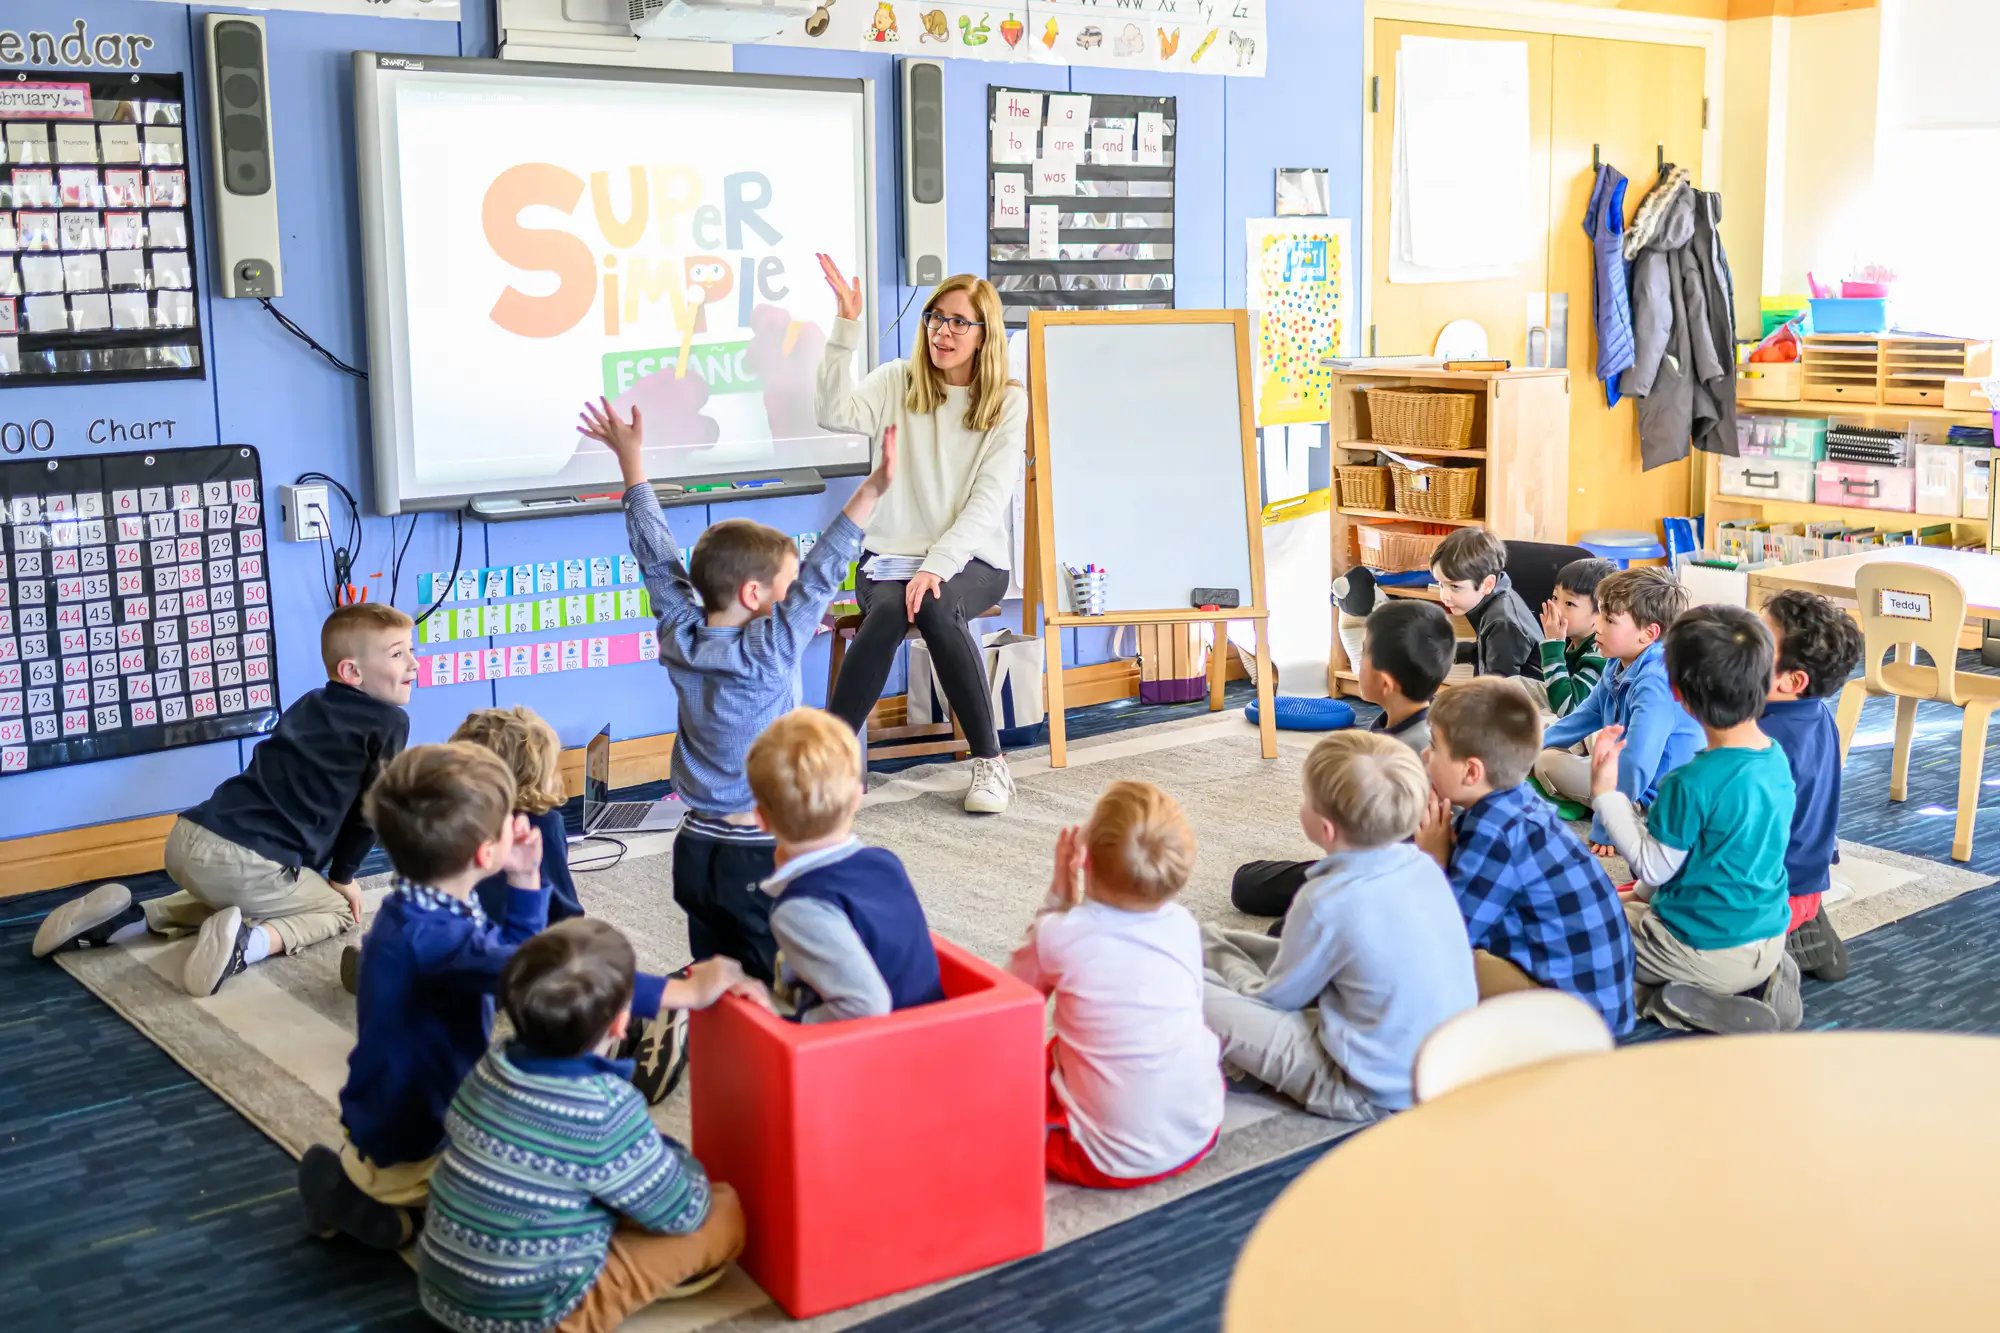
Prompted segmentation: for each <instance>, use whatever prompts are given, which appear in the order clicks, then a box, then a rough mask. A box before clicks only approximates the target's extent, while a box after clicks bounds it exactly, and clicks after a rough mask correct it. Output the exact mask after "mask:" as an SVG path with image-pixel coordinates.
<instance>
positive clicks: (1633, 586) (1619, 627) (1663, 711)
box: [1535, 569, 1702, 855]
mask: <svg viewBox="0 0 2000 1333" xmlns="http://www.w3.org/2000/svg"><path fill="white" fill-rule="evenodd" d="M1686 609H1687V589H1685V588H1683V587H1681V585H1680V583H1679V582H1678V581H1677V580H1676V579H1675V578H1674V576H1673V575H1672V574H1670V573H1668V572H1667V571H1666V570H1664V569H1627V570H1621V571H1620V572H1618V573H1616V574H1613V575H1611V576H1610V577H1608V578H1606V579H1605V580H1604V581H1603V582H1602V583H1600V584H1598V585H1597V643H1598V647H1599V648H1601V649H1602V650H1603V652H1604V657H1605V661H1606V663H1607V664H1608V665H1606V667H1605V669H1604V675H1603V676H1602V677H1601V678H1600V679H1599V680H1598V682H1597V686H1596V688H1595V689H1593V690H1591V692H1590V694H1589V696H1588V697H1586V698H1585V699H1584V701H1583V702H1582V703H1580V704H1578V705H1577V706H1576V708H1575V709H1574V710H1573V711H1572V712H1571V713H1570V714H1569V716H1567V717H1564V718H1560V719H1558V720H1557V721H1556V722H1554V723H1553V724H1551V725H1550V727H1549V729H1548V730H1547V731H1546V732H1545V733H1544V734H1543V736H1542V745H1543V746H1544V747H1545V748H1544V749H1543V750H1542V755H1541V758H1540V759H1538V760H1536V761H1535V777H1536V779H1537V780H1538V781H1539V782H1540V783H1541V785H1542V788H1543V790H1545V791H1550V792H1554V793H1555V794H1556V795H1557V796H1559V797H1562V798H1564V799H1566V800H1571V801H1583V802H1586V803H1588V802H1589V801H1590V792H1591V777H1590V773H1591V761H1590V760H1589V759H1587V758H1585V757H1584V756H1582V755H1578V754H1571V753H1569V749H1570V747H1571V746H1573V745H1576V744H1577V743H1578V742H1580V741H1582V740H1584V739H1585V738H1586V737H1590V736H1593V735H1595V734H1596V733H1597V732H1599V731H1600V730H1602V729H1604V728H1605V727H1609V726H1613V725H1615V726H1617V727H1618V728H1619V733H1620V735H1622V736H1623V737H1624V743H1623V744H1622V745H1621V746H1619V752H1620V754H1621V756H1622V757H1621V759H1620V760H1619V764H1618V790H1619V791H1622V792H1624V793H1625V795H1626V796H1628V797H1629V798H1631V802H1632V804H1633V805H1635V806H1643V805H1648V804H1650V803H1651V802H1652V800H1653V796H1654V793H1656V792H1657V791H1658V790H1659V785H1660V780H1661V779H1662V778H1664V777H1666V775H1667V774H1669V773H1671V772H1673V771H1674V770H1675V769H1677V768H1679V767H1680V766H1681V765H1682V764H1685V763H1686V762H1687V761H1688V760H1689V759H1691V758H1693V757H1694V752H1695V751H1696V750H1698V749H1700V748H1701V734H1702V733H1701V727H1700V725H1699V724H1698V723H1696V722H1695V720H1694V719H1693V718H1692V717H1689V716H1688V714H1687V710H1685V709H1683V708H1682V707H1681V706H1680V704H1678V703H1676V702H1675V701H1674V693H1673V689H1672V687H1671V686H1669V685H1668V683H1667V665H1666V653H1665V650H1664V649H1663V648H1662V647H1661V646H1660V636H1661V635H1663V634H1665V633H1666V632H1667V626H1669V625H1671V624H1673V623H1674V618H1675V617H1676V616H1678V615H1680V613H1681V612H1683V611H1685V610H1686ZM1590 836H1591V841H1592V844H1593V846H1592V850H1594V851H1597V852H1598V854H1599V855H1603V854H1604V852H1605V850H1606V849H1607V844H1608V842H1609V838H1608V837H1607V835H1606V833H1605V831H1604V822H1603V820H1601V819H1599V820H1596V821H1595V822H1593V823H1592V825H1591V833H1590Z"/></svg>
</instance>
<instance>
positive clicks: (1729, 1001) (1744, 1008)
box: [1654, 981, 1779, 1037]
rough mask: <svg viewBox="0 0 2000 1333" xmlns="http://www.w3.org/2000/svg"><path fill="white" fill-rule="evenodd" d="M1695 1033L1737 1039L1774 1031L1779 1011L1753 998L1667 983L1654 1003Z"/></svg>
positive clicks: (1777, 1025) (1776, 1029) (1679, 982)
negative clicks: (1744, 1035)
mask: <svg viewBox="0 0 2000 1333" xmlns="http://www.w3.org/2000/svg"><path fill="white" fill-rule="evenodd" d="M1654 1003H1655V1004H1656V1005H1658V1007H1659V1008H1661V1009H1664V1010H1665V1011H1666V1012H1667V1013H1669V1014H1671V1015H1672V1016H1673V1017H1675V1018H1677V1019H1679V1020H1680V1021H1681V1022H1682V1023H1683V1024H1685V1025H1686V1026H1688V1027H1690V1028H1693V1029H1694V1030H1695V1031H1697V1032H1713V1033H1715V1034H1716V1035H1718V1036H1724V1037H1728V1036H1736V1035H1739V1034H1745V1033H1753V1032H1776V1031H1778V1028H1779V1020H1778V1011H1777V1010H1776V1009H1773V1008H1772V1007H1771V1006H1770V1005H1768V1004H1766V1003H1764V1001H1762V1000H1760V999H1758V998H1757V997H1756V996H1754V995H1717V994H1716V993H1714V992H1713V991H1705V990H1703V989H1702V988H1701V987H1699V986H1696V985H1693V984H1691V983H1689V982H1685V981H1670V982H1668V983H1667V984H1666V985H1664V986H1662V987H1661V988H1660V998H1659V999H1658V1000H1656V1001H1655V1002H1654Z"/></svg>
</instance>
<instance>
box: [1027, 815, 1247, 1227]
mask: <svg viewBox="0 0 2000 1333" xmlns="http://www.w3.org/2000/svg"><path fill="white" fill-rule="evenodd" d="M1193 870H1194V830H1193V829H1191V828H1189V827H1188V822H1187V819H1186V817H1185V816H1183V815H1182V814H1181V809H1180V807H1179V806H1178V805H1176V804H1174V801H1173V798H1172V797H1170V796H1168V795H1167V794H1166V793H1165V792H1163V791H1161V790H1160V789H1159V788H1158V787H1155V786H1154V785H1153V784H1152V783H1150V782H1114V783H1112V784H1111V786H1109V787H1107V788H1106V789H1105V791H1104V795H1102V796H1100V797H1099V798H1098V800H1097V806H1096V808H1095V809H1094V810H1092V811H1091V813H1090V822H1089V823H1088V824H1087V825H1085V826H1084V827H1082V828H1067V829H1064V830H1063V831H1062V833H1061V834H1060V835H1058V837H1057V839H1056V869H1055V878H1054V880H1053V881H1052V882H1051V884H1050V885H1049V896H1048V901H1047V902H1045V903H1043V904H1042V909H1041V911H1040V912H1039V913H1038V914H1037V915H1036V917H1035V919H1034V922H1033V923H1032V924H1031V925H1029V927H1028V936H1027V939H1026V940H1025V941H1024V942H1023V943H1022V945H1021V947H1020V948H1018V949H1016V950H1015V951H1014V956H1013V958H1012V959H1010V960H1009V961H1008V963H1007V967H1008V970H1009V971H1011V972H1013V974H1014V975H1015V976H1017V977H1019V978H1021V980H1023V981H1025V982H1027V983H1028V984H1029V985H1030V986H1033V987H1035V988H1036V989H1037V990H1039V991H1041V992H1042V993H1043V994H1045V995H1054V996H1055V997H1056V1013H1055V1036H1054V1037H1052V1038H1050V1040H1049V1091H1048V1117H1049V1134H1048V1141H1047V1150H1046V1153H1045V1160H1046V1162H1047V1164H1048V1171H1049V1174H1050V1175H1051V1176H1053V1177H1054V1178H1055V1179H1057V1180H1066V1181H1068V1182H1069V1183H1070V1184H1072V1185H1088V1186H1091V1187H1093V1188H1096V1189H1131V1188H1134V1187H1136V1186H1139V1185H1150V1184H1152V1183H1153V1182H1154V1181H1156V1180H1165V1179H1167V1178H1168V1177H1169V1176H1177V1175H1179V1174H1180V1173H1181V1172H1183V1171H1185V1170H1187V1169H1188V1168H1189V1167H1191V1166H1193V1165H1194V1164H1195V1163H1196V1162H1199V1161H1200V1160H1201V1159H1202V1158H1204V1157H1206V1156H1207V1155H1208V1153H1209V1150H1210V1149H1212V1148H1213V1147H1214V1146H1215V1141H1216V1138H1217V1136H1218V1135H1219V1134H1220V1133H1221V1132H1222V1101H1223V1083H1222V1080H1221V1079H1220V1078H1218V1077H1217V1076H1216V1062H1217V1061H1218V1060H1219V1059H1220V1048H1219V1047H1218V1046H1217V1044H1216V1040H1215V1034H1214V1033H1212V1032H1210V1031H1209V1030H1208V1028H1207V1027H1205V1026H1204V1025H1203V1023H1202V963H1201V928H1200V927H1199V926H1197V925H1196V924H1195V920H1194V917H1192V916H1191V915H1189V914H1188V910H1187V909H1186V908H1185V907H1182V906H1181V905H1180V904H1179V903H1177V902H1175V901H1174V900H1173V899H1174V895H1176V894H1178V893H1179V892H1180V891H1181V889H1182V888H1183V887H1184V886H1185V885H1186V884H1187V880H1188V875H1189V874H1190V873H1191V872H1192V871H1193Z"/></svg>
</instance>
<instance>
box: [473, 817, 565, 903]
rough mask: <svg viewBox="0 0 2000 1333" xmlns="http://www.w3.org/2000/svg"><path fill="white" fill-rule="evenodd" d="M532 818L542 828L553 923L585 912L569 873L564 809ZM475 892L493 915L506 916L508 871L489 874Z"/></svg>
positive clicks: (544, 876) (545, 881)
mask: <svg viewBox="0 0 2000 1333" xmlns="http://www.w3.org/2000/svg"><path fill="white" fill-rule="evenodd" d="M528 818H529V820H530V821H532V822H533V824H534V826H535V827H536V828H538V829H540V830H541V831H542V883H544V884H546V885H548V886H549V924H550V925H552V926H553V925H554V924H555V923H556V922H558V921H567V920H569V919H570V918H571V917H573V916H582V915H583V904H582V903H581V902H579V901H577V896H576V881H575V880H574V879H572V878H571V877H570V873H569V830H568V829H566V828H564V827H563V817H562V811H561V810H560V809H555V810H546V811H544V812H542V813H541V814H539V815H529V816H528ZM472 892H473V894H474V896H476V897H477V898H478V899H479V905H480V906H481V907H483V908H485V909H486V915H487V916H488V917H489V918H490V919H492V920H494V921H499V920H502V919H504V918H505V917H506V915H507V894H508V892H509V890H508V887H507V876H506V875H505V874H504V873H503V874H497V875H488V876H487V877H486V878H485V879H482V880H480V881H479V887H477V888H475V889H474V890H473V891H472Z"/></svg>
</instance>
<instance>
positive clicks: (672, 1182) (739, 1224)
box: [417, 919, 743, 1333]
mask: <svg viewBox="0 0 2000 1333" xmlns="http://www.w3.org/2000/svg"><path fill="white" fill-rule="evenodd" d="M633 979H634V978H633V958H632V946H631V945H630V944H628V943H626V941H625V937H624V936H622V935H620V934H619V933H618V932H617V931H616V930H614V929H612V928H611V927H610V926H608V925H606V924H605V923H604V922H602V921H591V920H587V919H579V920H572V921H568V922H564V923H563V924H561V925H558V926H553V927H551V928H550V929H548V930H546V931H543V932H542V933H541V934H540V935H537V936H536V937H535V938H534V939H532V940H530V941H528V942H527V943H526V944H524V945H523V946H521V948H520V949H519V950H518V951H517V952H516V953H515V954H514V956H513V957H512V958H510V959H509V960H508V961H507V966H506V968H505V969H504V970H503V971H502V973H501V977H500V989H501V994H502V995H503V996H504V997H505V1003H506V1006H507V1018H508V1020H509V1022H511V1023H512V1025H513V1028H514V1038H513V1040H512V1041H510V1042H508V1043H507V1044H506V1045H505V1046H501V1047H497V1048H495V1049H494V1050H492V1051H489V1052H488V1053H487V1054H486V1057H485V1058H484V1059H483V1060H481V1061H480V1063H479V1067H478V1068H477V1069H475V1070H474V1071H473V1072H472V1074H471V1075H470V1076H469V1077H468V1078H467V1079H466V1080H465V1082H464V1083H463V1084H462V1085H461V1086H460V1087H459V1089H458V1094H457V1096H455V1097H454V1098H453V1099H452V1103H451V1111H450V1113H449V1114H448V1115H447V1116H446V1118H445V1131H446V1135H447V1140H446V1146H445V1150H444V1154H443V1156H442V1157H440V1158H439V1159H438V1167H437V1174H436V1175H435V1176H434V1177H433V1179H432V1182H431V1189H432V1192H431V1206H430V1210H429V1216H428V1217H426V1218H425V1220H424V1237H423V1241H422V1243H421V1244H420V1245H419V1246H418V1249H417V1289H418V1293H419V1295H420V1297H421V1299H422V1301H423V1306H424V1310H425V1312H426V1313H428V1314H429V1315H430V1316H431V1318H433V1319H435V1320H437V1321H438V1322H439V1323H441V1324H443V1325H445V1326H446V1327H447V1328H455V1329H461V1330H464V1331H465V1333H486V1331H487V1330H492V1329H508V1330H515V1331H517V1333H541V1331H542V1330H545V1329H554V1328H565V1329H567V1328H572V1327H574V1328H587V1329H610V1328H615V1327H617V1326H618V1325H619V1324H620V1323H622V1322H623V1321H624V1320H625V1319H626V1318H627V1317H628V1316H630V1315H632V1314H634V1313H636V1312H637V1311H638V1310H640V1309H642V1308H644V1307H645V1306H647V1305H650V1304H651V1303H652V1302H654V1301H656V1300H661V1299H672V1298H675V1297H680V1296H688V1295H692V1294H694V1293H695V1292H697V1291H701V1290H703V1289H705V1288H707V1287H708V1286H710V1285H712V1284H713V1283H714V1282H715V1281H716V1280H718V1279H719V1278H720V1277H721V1276H722V1270H723V1266H724V1265H725V1264H727V1263H728V1262H729V1261H730V1260H731V1259H733V1258H735V1257H736V1255H737V1254H738V1252H740V1251H741V1250H742V1248H743V1209H742V1205H741V1204H740V1203H738V1201H737V1198H736V1193H735V1191H734V1190H732V1189H730V1187H729V1186H727V1185H724V1184H715V1185H711V1184H710V1183H709V1180H708V1174H707V1172H705V1171H703V1170H702V1168H701V1163H700V1162H697V1161H696V1160H695V1159H694V1158H693V1157H692V1156H691V1155H689V1153H688V1151H687V1149H685V1148H683V1147H682V1146H681V1145H680V1144H678V1143H676V1142H674V1141H673V1140H672V1139H670V1138H667V1137H665V1136H664V1135H662V1134H661V1133H660V1132H659V1131H658V1130H656V1129H655V1128H653V1124H652V1121H650V1120H649V1119H647V1116H646V1103H645V1102H644V1101H642V1100H641V1099H640V1098H639V1096H638V1095H637V1094H636V1093H634V1092H633V1090H632V1089H631V1087H630V1086H629V1085H628V1084H627V1083H626V1081H625V1080H626V1076H627V1074H628V1072H629V1071H628V1069H627V1068H626V1067H625V1066H624V1065H623V1064H622V1063H620V1062H618V1061H613V1060H607V1059H605V1058H604V1057H603V1056H601V1055H597V1054H595V1052H596V1050H597V1049H598V1048H599V1047H600V1046H602V1045H607V1044H615V1043H616V1042H617V1041H618V1040H620V1039H622V1038H623V1037H624V1035H625V1030H626V1027H627V1024H628V1023H629V1021H630V1019H631V1009H630V1005H631V1003H632V992H633Z"/></svg>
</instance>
